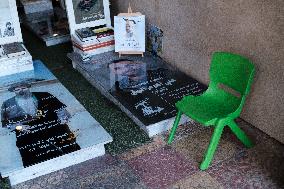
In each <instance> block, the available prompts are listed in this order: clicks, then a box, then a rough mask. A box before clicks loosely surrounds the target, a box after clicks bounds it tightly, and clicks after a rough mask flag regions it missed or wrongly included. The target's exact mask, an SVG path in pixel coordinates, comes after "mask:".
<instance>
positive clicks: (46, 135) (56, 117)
mask: <svg viewBox="0 0 284 189" xmlns="http://www.w3.org/2000/svg"><path fill="white" fill-rule="evenodd" d="M30 88H31V85H30V84H28V83H25V82H19V83H15V84H13V85H11V86H10V88H9V91H10V92H13V93H14V96H13V97H11V98H9V99H7V100H6V101H4V102H3V104H2V107H1V122H2V127H6V128H8V129H10V131H12V132H15V133H16V139H17V140H16V145H17V147H18V149H19V151H20V154H21V157H22V161H23V165H24V166H25V167H27V166H30V165H33V164H36V163H40V162H42V161H46V160H48V159H52V158H54V157H57V156H60V155H63V154H66V153H70V152H73V151H76V150H79V149H80V146H79V145H78V144H77V143H76V136H75V135H74V134H73V133H72V132H71V131H70V129H69V127H68V121H69V118H70V114H69V113H68V111H67V110H66V105H65V104H63V103H62V102H60V101H59V100H58V99H57V98H56V97H55V96H53V95H52V94H50V93H48V92H31V91H30Z"/></svg>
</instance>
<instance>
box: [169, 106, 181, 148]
mask: <svg viewBox="0 0 284 189" xmlns="http://www.w3.org/2000/svg"><path fill="white" fill-rule="evenodd" d="M181 114H182V112H181V111H178V113H177V116H176V119H175V122H174V125H173V127H172V129H171V133H170V137H169V140H168V144H171V143H172V141H173V140H174V137H175V133H176V130H177V127H178V123H179V121H180V118H181Z"/></svg>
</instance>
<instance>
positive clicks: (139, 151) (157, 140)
mask: <svg viewBox="0 0 284 189" xmlns="http://www.w3.org/2000/svg"><path fill="white" fill-rule="evenodd" d="M165 145H166V142H165V139H164V137H162V136H161V135H159V136H155V137H154V138H153V140H152V141H151V142H150V143H146V144H144V145H143V146H140V147H137V148H134V149H131V150H129V151H127V152H125V153H123V154H120V155H119V156H118V157H119V159H122V160H130V159H132V158H135V157H138V156H140V155H143V154H146V153H149V152H152V151H154V150H156V149H159V148H161V147H164V146H165Z"/></svg>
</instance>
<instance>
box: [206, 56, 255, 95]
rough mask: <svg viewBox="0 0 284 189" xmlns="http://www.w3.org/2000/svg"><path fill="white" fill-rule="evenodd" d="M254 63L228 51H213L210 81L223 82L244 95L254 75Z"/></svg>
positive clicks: (247, 91)
mask: <svg viewBox="0 0 284 189" xmlns="http://www.w3.org/2000/svg"><path fill="white" fill-rule="evenodd" d="M254 70H255V68H254V65H253V64H252V63H251V62H250V61H249V60H248V59H246V58H244V57H242V56H240V55H236V54H232V53H228V52H215V53H214V54H213V57H212V62H211V66H210V81H211V82H213V83H215V86H217V84H223V85H225V86H228V87H230V88H232V89H233V90H235V91H237V92H239V93H240V95H241V96H246V95H247V94H248V93H249V90H250V86H251V84H252V80H253V76H254Z"/></svg>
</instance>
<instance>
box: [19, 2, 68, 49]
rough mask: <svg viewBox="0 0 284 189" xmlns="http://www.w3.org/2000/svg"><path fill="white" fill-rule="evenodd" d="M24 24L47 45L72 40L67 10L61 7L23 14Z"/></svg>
mask: <svg viewBox="0 0 284 189" xmlns="http://www.w3.org/2000/svg"><path fill="white" fill-rule="evenodd" d="M23 24H24V26H25V27H26V28H28V29H29V30H30V31H31V32H33V33H34V34H35V35H36V36H37V37H38V38H40V39H41V40H42V41H43V42H45V44H46V46H52V45H57V44H61V43H65V42H68V41H70V39H71V37H70V34H69V26H68V20H67V15H66V11H65V10H63V9H62V8H61V7H55V8H54V9H51V10H47V11H41V12H33V13H29V14H25V15H23Z"/></svg>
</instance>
